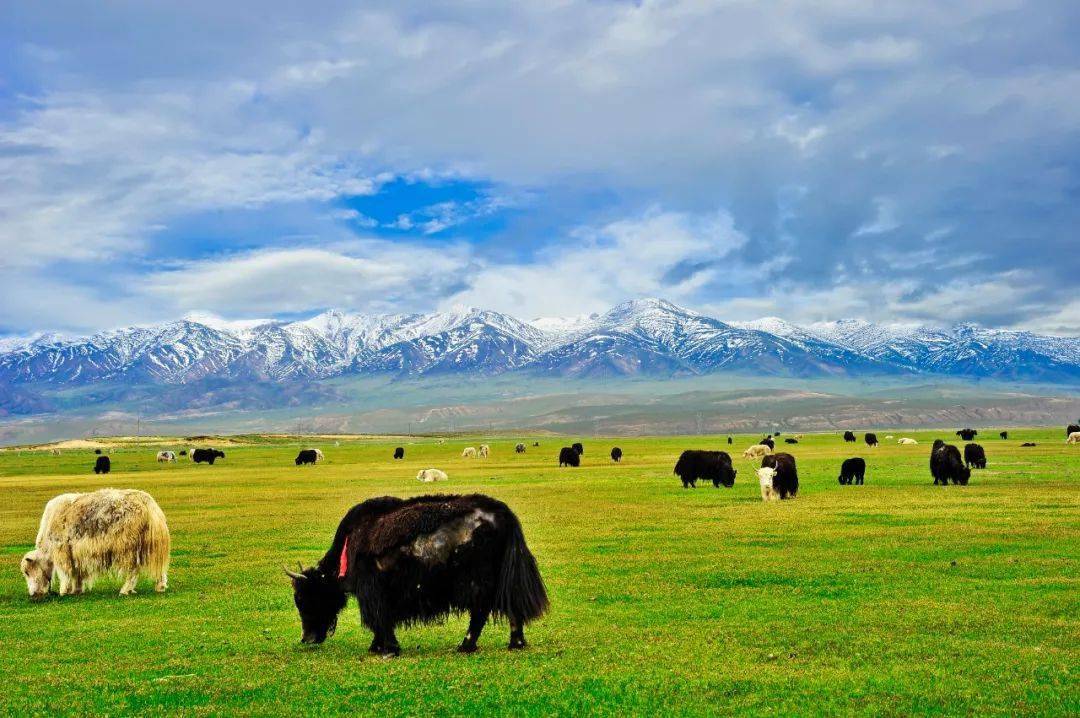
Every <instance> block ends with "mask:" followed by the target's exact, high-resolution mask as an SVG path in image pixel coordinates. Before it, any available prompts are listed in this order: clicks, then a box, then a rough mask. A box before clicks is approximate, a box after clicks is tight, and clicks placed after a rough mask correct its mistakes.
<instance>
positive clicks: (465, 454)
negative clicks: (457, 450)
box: [461, 446, 476, 459]
mask: <svg viewBox="0 0 1080 718" xmlns="http://www.w3.org/2000/svg"><path fill="white" fill-rule="evenodd" d="M461 458H463V459H475V458H476V447H473V446H466V447H465V449H464V450H463V451H462V452H461Z"/></svg>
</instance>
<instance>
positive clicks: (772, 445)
mask: <svg viewBox="0 0 1080 718" xmlns="http://www.w3.org/2000/svg"><path fill="white" fill-rule="evenodd" d="M758 443H759V444H761V445H762V446H767V447H769V448H770V449H775V448H776V442H775V441H773V440H772V438H770V437H768V436H766V437H765V438H764V439H762V440H761V441H759V442H758Z"/></svg>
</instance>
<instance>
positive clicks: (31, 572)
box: [20, 550, 53, 599]
mask: <svg viewBox="0 0 1080 718" xmlns="http://www.w3.org/2000/svg"><path fill="white" fill-rule="evenodd" d="M20 568H21V569H22V572H23V576H25V577H26V590H27V591H29V592H30V598H33V599H38V598H45V596H47V595H48V593H49V584H51V583H52V575H53V562H52V559H51V558H49V557H48V556H46V555H44V554H43V553H42V552H41V551H37V550H34V551H31V552H29V553H28V554H26V555H25V556H23V560H22V563H21V564H20Z"/></svg>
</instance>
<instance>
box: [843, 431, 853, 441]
mask: <svg viewBox="0 0 1080 718" xmlns="http://www.w3.org/2000/svg"><path fill="white" fill-rule="evenodd" d="M844 441H847V442H849V443H854V442H855V432H853V431H845V432H844Z"/></svg>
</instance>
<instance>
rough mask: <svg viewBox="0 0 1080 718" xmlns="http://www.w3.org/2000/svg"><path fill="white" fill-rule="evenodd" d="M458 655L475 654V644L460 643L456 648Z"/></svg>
mask: <svg viewBox="0 0 1080 718" xmlns="http://www.w3.org/2000/svg"><path fill="white" fill-rule="evenodd" d="M457 652H458V653H476V644H475V643H472V644H469V643H462V644H461V645H460V646H458V648H457Z"/></svg>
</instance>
